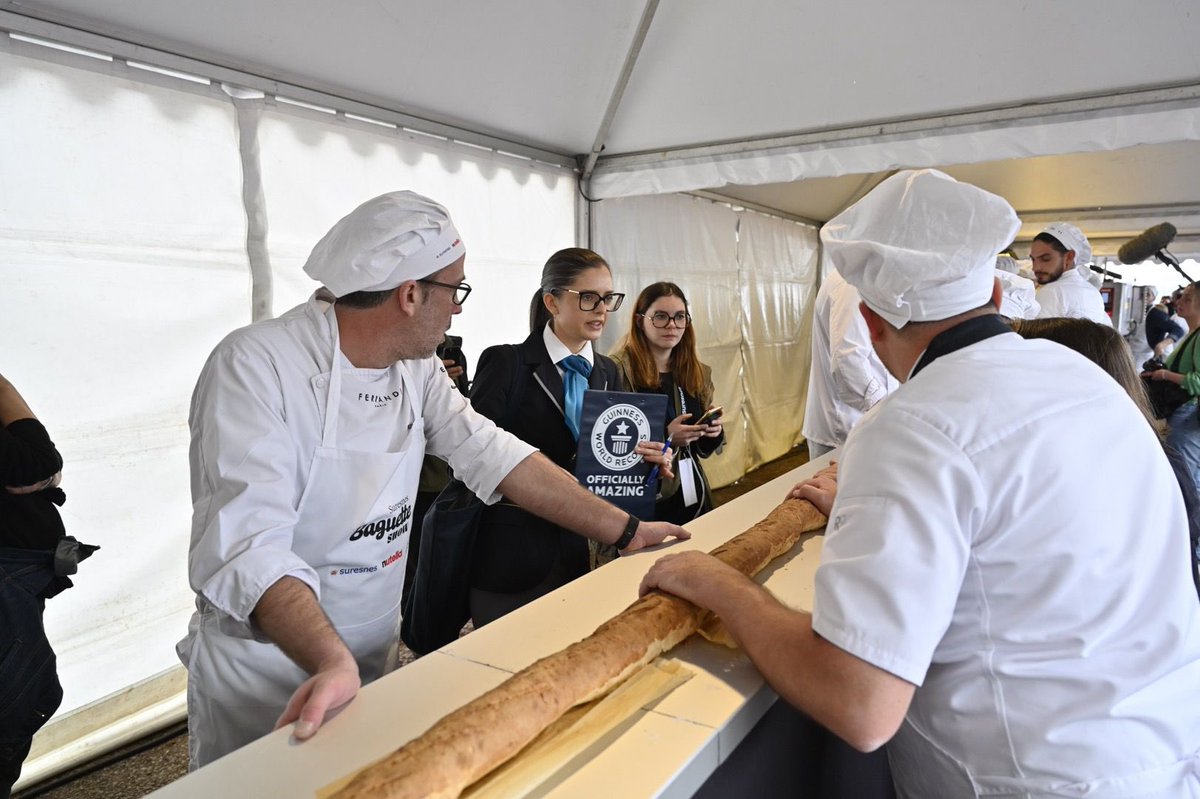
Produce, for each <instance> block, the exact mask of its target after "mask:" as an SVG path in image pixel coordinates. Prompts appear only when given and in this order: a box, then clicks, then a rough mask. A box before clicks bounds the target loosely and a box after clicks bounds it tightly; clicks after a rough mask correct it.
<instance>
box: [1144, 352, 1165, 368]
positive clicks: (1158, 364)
mask: <svg viewBox="0 0 1200 799" xmlns="http://www.w3.org/2000/svg"><path fill="white" fill-rule="evenodd" d="M1166 368H1167V365H1166V364H1165V363H1163V359H1162V358H1159V357H1157V356H1155V357H1153V358H1151V359H1150V360H1148V361H1146V362H1145V363H1143V364H1142V371H1143V372H1153V371H1155V370H1157V369H1166Z"/></svg>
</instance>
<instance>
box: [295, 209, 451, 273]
mask: <svg viewBox="0 0 1200 799" xmlns="http://www.w3.org/2000/svg"><path fill="white" fill-rule="evenodd" d="M465 253H466V248H465V247H463V243H462V239H461V238H459V235H458V231H457V230H456V229H455V227H454V222H452V221H451V220H450V212H449V211H447V210H446V209H445V207H443V206H441V205H439V204H438V203H436V202H434V201H433V200H431V199H429V198H428V197H422V196H421V195H420V194H417V193H415V192H411V191H393V192H389V193H388V194H382V195H380V196H378V197H376V198H374V199H372V200H367V201H366V202H365V203H363V204H362V205H360V206H358V207H357V208H355V209H354V210H353V211H351V212H350V213H349V214H347V215H346V216H344V217H342V218H341V219H339V220H338V222H337V224H335V225H334V226H333V227H332V228H330V230H329V232H328V233H326V234H325V235H324V236H323V237H322V238H321V240H320V241H318V242H317V246H316V247H313V251H312V254H310V255H309V256H308V261H307V262H306V263H305V264H304V271H305V272H307V273H308V276H309V277H311V278H313V279H314V280H319V281H320V282H321V283H322V284H324V286H325V287H326V288H328V289H329V290H330V291H332V292H333V293H334V294H335V295H336V296H338V297H344V296H346V295H347V294H351V293H353V292H355V291H384V290H385V289H394V288H395V287H396V286H399V285H400V284H401V283H403V282H404V281H406V280H417V279H419V278H423V277H426V276H428V275H432V274H433V273H434V272H436V271H438V270H439V269H442V268H444V267H447V266H449V265H450V264H452V263H454V262H455V261H457V260H458V259H459V258H461V257H462V256H463V255H464V254H465Z"/></svg>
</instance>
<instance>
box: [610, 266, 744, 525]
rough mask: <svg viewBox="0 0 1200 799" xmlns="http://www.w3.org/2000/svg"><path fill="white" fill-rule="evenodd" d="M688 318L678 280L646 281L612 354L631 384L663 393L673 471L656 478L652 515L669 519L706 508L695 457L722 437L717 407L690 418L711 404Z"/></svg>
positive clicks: (706, 492)
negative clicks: (674, 460)
mask: <svg viewBox="0 0 1200 799" xmlns="http://www.w3.org/2000/svg"><path fill="white" fill-rule="evenodd" d="M691 322H692V317H691V314H690V313H689V312H688V304H687V298H686V297H684V295H683V290H682V289H680V288H679V286H677V285H675V284H674V283H666V282H662V283H654V284H651V285H649V286H647V287H646V288H644V289H642V293H641V294H639V295H638V298H637V302H636V303H635V305H634V309H633V316H632V318H631V321H630V326H629V332H628V333H627V334H626V336H625V338H624V339H623V340H622V341H621V344H620V346H619V347H618V348H617V351H616V352H614V353H613V354H612V359H613V360H614V361H616V362H617V366H618V367H619V368H620V370H621V376H622V378H623V379H624V382H625V384H626V385H627V386H628V387H629V388H630V389H631V390H633V391H637V392H641V393H653V394H664V395H666V397H667V402H668V403H669V404H668V412H667V418H668V419H669V420H670V421H669V422H668V424H667V435H668V436H669V437H670V440H671V446H672V447H673V448H674V450H675V453H676V455H675V457H676V462H675V464H674V472H675V475H674V477H673V478H664V479H663V480H662V482H661V483H660V486H659V498H658V503H657V505H656V507H655V518H656V519H657V520H659V521H669V522H674V523H675V524H684V523H685V522H688V521H691V520H692V519H694V518H696V517H697V516H699V515H700V514H702V513H707V512H708V511H710V510H712V494H711V491H710V489H709V485H708V477H707V476H706V475H705V474H704V469H703V468H702V467H701V466H700V458H707V457H708V456H709V455H711V454H712V453H714V452H716V451H717V450H718V449H720V447H721V445H722V444H723V443H724V441H725V431H724V428H723V427H722V425H721V417H720V414H719V413H716V414H715V415H711V416H709V417H708V418H707V419H703V423H702V424H691V422H699V421H701V420H702V418H703V417H704V416H705V412H706V411H708V410H709V409H711V408H713V381H712V369H710V368H708V367H707V366H705V365H704V364H703V363H701V362H700V357H699V355H698V354H697V352H696V332H695V329H694V328H693V327H692V324H691Z"/></svg>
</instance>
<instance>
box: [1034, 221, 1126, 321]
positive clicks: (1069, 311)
mask: <svg viewBox="0 0 1200 799" xmlns="http://www.w3.org/2000/svg"><path fill="white" fill-rule="evenodd" d="M1029 258H1030V260H1031V261H1033V273H1034V275H1035V276H1036V277H1037V282H1038V291H1037V300H1038V303H1039V304H1040V305H1041V306H1042V309H1041V311H1039V313H1038V317H1039V318H1042V319H1044V318H1046V317H1051V316H1069V317H1072V318H1075V319H1091V320H1092V321H1093V322H1099V323H1100V324H1105V325H1109V326H1110V327H1111V326H1112V319H1111V318H1109V315H1108V313H1107V312H1105V310H1104V300H1103V298H1101V296H1100V292H1099V291H1098V290H1097V289H1096V287H1095V286H1093V285H1092V284H1091V283H1090V282H1089V281H1088V277H1089V276H1090V275H1091V273H1092V270H1091V268H1090V265H1091V263H1092V245H1091V244H1090V243H1089V242H1088V240H1087V236H1085V235H1083V231H1082V230H1080V229H1079V228H1077V227H1075V226H1074V225H1072V224H1070V223H1069V222H1052V223H1051V224H1049V225H1047V226H1046V229H1045V230H1043V231H1042V232H1041V233H1039V234H1037V236H1035V237H1034V239H1033V244H1032V245H1030V248H1029Z"/></svg>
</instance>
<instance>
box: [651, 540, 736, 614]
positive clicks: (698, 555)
mask: <svg viewBox="0 0 1200 799" xmlns="http://www.w3.org/2000/svg"><path fill="white" fill-rule="evenodd" d="M745 581H746V576H745V575H744V574H742V573H741V572H739V571H738V570H737V569H735V568H733V567H732V566H730V565H728V564H726V563H722V562H721V561H719V560H717V559H716V558H714V557H713V556H712V555H708V554H705V553H703V552H697V551H692V552H680V553H678V554H675V555H666V556H664V557H662V558H659V559H658V560H657V561H655V563H654V565H653V566H651V567H650V571H648V572H646V576H645V577H643V578H642V584H641V586H640V587H639V588H638V595H639V596H645V595H646V594H648V593H650V592H651V591H653V590H655V589H658V590H660V591H666V592H667V593H669V594H674V595H675V596H678V597H682V598H683V599H686V600H687V601H689V602H691V603H693V604H695V605H699V606H700V607H702V608H707V609H709V610H712V609H714V603H716V602H717V601H718V600H719V599H720V597H721V596H722V595H723V594H724V592H727V591H730V590H732V589H734V588H736V587H737V586H738V585H739V584H741V583H743V582H745Z"/></svg>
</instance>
